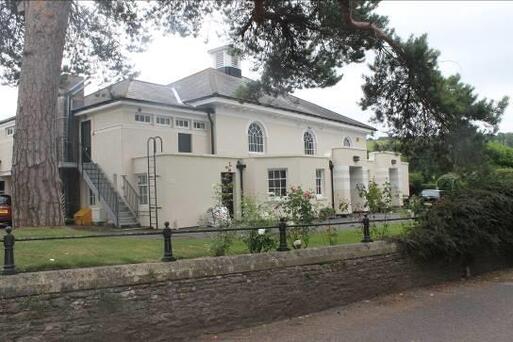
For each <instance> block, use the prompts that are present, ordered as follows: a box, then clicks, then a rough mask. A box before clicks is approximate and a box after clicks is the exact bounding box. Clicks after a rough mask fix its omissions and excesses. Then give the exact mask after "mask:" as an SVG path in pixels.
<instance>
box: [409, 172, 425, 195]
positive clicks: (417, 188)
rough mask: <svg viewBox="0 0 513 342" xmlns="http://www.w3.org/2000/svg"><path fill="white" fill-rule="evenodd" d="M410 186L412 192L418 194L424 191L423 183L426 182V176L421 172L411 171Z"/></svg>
mask: <svg viewBox="0 0 513 342" xmlns="http://www.w3.org/2000/svg"><path fill="white" fill-rule="evenodd" d="M409 177H410V187H411V189H412V192H413V193H414V194H416V195H418V194H420V192H421V191H422V183H424V176H422V173H420V172H410V175H409Z"/></svg>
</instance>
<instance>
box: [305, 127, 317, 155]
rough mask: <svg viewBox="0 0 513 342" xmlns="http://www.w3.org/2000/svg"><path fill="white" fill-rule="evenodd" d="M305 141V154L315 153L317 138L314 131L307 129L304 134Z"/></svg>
mask: <svg viewBox="0 0 513 342" xmlns="http://www.w3.org/2000/svg"><path fill="white" fill-rule="evenodd" d="M303 141H304V144H305V154H308V155H314V154H315V139H314V136H313V133H312V132H311V131H306V132H305V134H304V135H303Z"/></svg>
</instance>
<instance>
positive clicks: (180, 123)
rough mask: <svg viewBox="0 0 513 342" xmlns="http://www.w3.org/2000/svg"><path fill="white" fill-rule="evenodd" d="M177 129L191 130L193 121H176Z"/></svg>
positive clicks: (182, 119) (179, 119)
mask: <svg viewBox="0 0 513 342" xmlns="http://www.w3.org/2000/svg"><path fill="white" fill-rule="evenodd" d="M185 122H186V123H187V126H182V123H185ZM175 127H176V128H180V129H191V120H189V119H184V118H176V119H175Z"/></svg>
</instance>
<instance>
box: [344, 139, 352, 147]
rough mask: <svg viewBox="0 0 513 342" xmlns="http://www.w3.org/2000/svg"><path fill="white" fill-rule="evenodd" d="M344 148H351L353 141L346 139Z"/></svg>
mask: <svg viewBox="0 0 513 342" xmlns="http://www.w3.org/2000/svg"><path fill="white" fill-rule="evenodd" d="M344 147H351V139H349V137H345V138H344Z"/></svg>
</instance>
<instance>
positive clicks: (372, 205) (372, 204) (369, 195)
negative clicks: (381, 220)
mask: <svg viewBox="0 0 513 342" xmlns="http://www.w3.org/2000/svg"><path fill="white" fill-rule="evenodd" d="M356 189H357V190H358V195H359V196H360V198H362V199H363V200H365V204H364V206H365V207H367V208H368V209H369V211H370V212H371V213H388V212H389V211H390V209H391V207H392V188H391V187H390V183H389V182H386V183H385V184H384V185H383V187H382V188H381V187H379V186H378V184H377V183H376V181H375V180H374V179H373V180H371V181H369V187H368V188H366V187H365V185H363V184H358V185H357V187H356Z"/></svg>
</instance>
